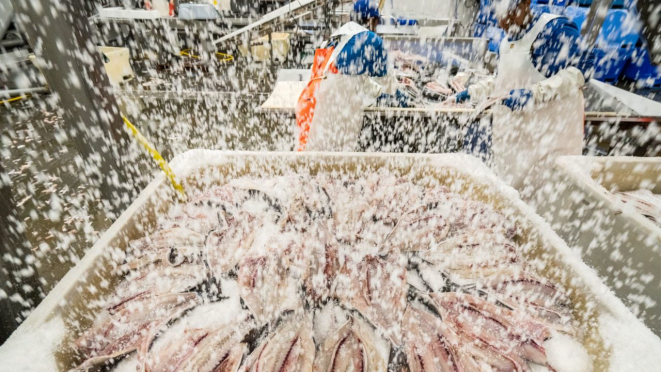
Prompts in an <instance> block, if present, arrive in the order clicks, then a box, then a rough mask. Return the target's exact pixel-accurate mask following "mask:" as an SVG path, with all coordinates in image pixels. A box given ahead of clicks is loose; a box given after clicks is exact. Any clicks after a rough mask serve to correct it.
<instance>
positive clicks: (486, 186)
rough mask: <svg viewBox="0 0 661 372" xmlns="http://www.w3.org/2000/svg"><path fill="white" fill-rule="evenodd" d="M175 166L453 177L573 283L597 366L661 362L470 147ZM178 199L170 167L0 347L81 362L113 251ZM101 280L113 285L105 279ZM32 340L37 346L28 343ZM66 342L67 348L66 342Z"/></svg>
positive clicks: (181, 160)
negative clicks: (79, 352)
mask: <svg viewBox="0 0 661 372" xmlns="http://www.w3.org/2000/svg"><path fill="white" fill-rule="evenodd" d="M171 165H172V167H173V169H174V171H175V172H176V173H177V174H178V176H179V177H180V179H182V180H183V183H184V185H185V187H186V189H187V190H188V192H191V191H194V190H196V189H205V188H208V187H209V186H212V185H217V184H221V183H223V182H226V181H228V180H229V179H231V178H236V177H239V176H241V175H245V174H255V175H260V176H264V177H268V176H273V175H279V174H283V173H285V172H291V171H296V172H299V173H316V172H319V171H338V172H340V173H349V174H356V175H360V174H361V172H365V171H366V170H368V171H369V172H373V171H376V170H379V169H387V170H389V171H391V172H392V173H396V174H401V175H410V176H411V177H412V179H413V180H414V182H420V183H423V184H424V183H425V182H440V183H441V184H445V185H447V186H448V187H450V188H451V189H452V190H453V191H454V192H458V193H461V194H463V195H465V196H467V197H470V198H473V199H477V200H481V201H483V202H485V203H487V204H489V205H491V206H493V207H494V208H495V209H497V210H499V211H501V212H502V213H504V214H506V215H507V216H508V218H510V219H512V220H513V221H515V222H516V224H517V226H518V227H519V231H520V232H521V234H520V235H519V236H518V237H517V239H518V241H519V243H521V244H523V245H525V246H526V247H527V249H525V252H524V256H525V259H527V260H532V259H536V260H543V261H544V262H545V263H546V264H547V265H546V271H545V272H544V273H543V274H544V275H545V276H547V277H549V278H552V279H553V280H556V281H558V282H560V283H562V285H564V286H566V287H568V288H571V289H572V291H571V294H570V296H571V298H572V302H573V304H574V308H575V310H576V312H577V314H580V316H579V317H578V318H579V319H581V321H582V322H583V324H582V325H583V329H585V330H586V335H585V340H584V342H585V344H586V347H587V348H588V351H589V352H590V354H591V356H592V357H593V358H594V362H595V369H594V371H608V370H612V371H614V372H615V371H617V372H621V371H648V370H649V371H654V370H657V371H658V369H654V368H658V366H659V365H661V340H659V339H658V338H657V337H656V336H654V335H653V334H652V333H651V332H650V331H649V330H648V329H647V328H645V327H644V325H642V324H641V323H640V322H639V321H638V320H637V319H636V318H635V317H634V316H633V314H631V313H630V312H629V311H628V310H627V309H626V307H625V306H624V305H623V304H622V302H620V301H619V300H618V299H617V298H616V297H615V296H614V294H613V293H612V292H610V291H609V290H608V288H607V287H606V286H605V285H604V284H603V283H602V282H601V281H600V280H599V278H598V277H597V276H596V274H595V273H594V272H593V271H592V270H590V269H589V268H588V267H587V266H585V264H584V263H583V262H581V261H580V259H578V258H577V257H576V256H575V255H574V254H573V253H572V252H571V251H570V250H569V248H568V247H567V246H566V245H565V243H564V242H563V241H562V240H561V239H560V238H559V237H558V236H557V235H556V234H555V233H553V231H552V230H551V228H550V227H549V226H548V224H546V223H545V222H544V221H543V220H542V219H541V218H540V217H539V216H537V215H535V214H534V213H533V212H532V211H531V209H530V207H528V206H527V205H526V204H525V203H523V202H522V201H521V200H520V199H519V198H518V194H517V193H516V191H514V190H513V189H512V188H510V187H507V186H505V185H504V184H503V183H502V182H501V181H499V180H498V179H497V178H496V177H495V176H494V174H493V173H492V172H491V171H490V170H489V169H488V168H486V167H485V166H484V165H483V164H482V163H481V162H479V161H478V160H477V159H475V158H472V157H470V156H468V155H459V154H443V155H417V154H416V155H402V154H354V153H253V152H223V151H212V150H193V151H188V152H186V153H184V154H182V155H179V156H177V157H176V158H175V159H174V160H173V161H172V163H171ZM173 200H175V195H174V192H173V190H172V188H171V186H170V185H169V184H168V183H167V180H166V178H165V176H164V175H163V174H160V175H159V176H157V178H156V179H155V180H154V181H153V182H152V183H150V184H149V185H148V186H147V188H146V189H145V190H143V192H142V193H141V195H140V196H139V197H138V199H137V200H136V201H135V202H134V203H133V204H132V205H131V206H130V207H129V208H128V209H127V210H126V211H125V212H124V213H123V214H122V215H121V216H120V218H119V219H118V220H117V221H116V222H115V223H114V224H113V225H112V226H111V227H110V228H109V229H108V230H107V231H106V232H105V233H104V234H103V236H102V237H101V239H100V240H99V241H98V242H97V243H96V244H95V245H94V247H92V248H91V249H90V251H89V252H88V253H87V254H86V255H85V257H84V258H83V259H82V260H81V261H80V262H79V263H78V264H77V265H76V266H75V267H74V268H73V269H72V270H71V271H70V272H69V273H67V275H66V276H65V277H64V278H63V279H62V281H61V282H60V283H58V285H57V286H56V287H55V288H54V289H53V291H52V292H51V293H50V294H49V295H48V296H47V297H46V298H45V299H44V301H43V302H42V303H41V305H40V306H39V307H38V308H37V309H35V311H34V312H33V313H32V314H31V315H30V317H29V318H28V319H27V320H26V321H25V322H24V323H23V324H22V325H21V326H20V327H19V329H18V330H17V331H16V332H15V333H14V334H13V335H12V337H11V338H10V339H9V340H8V341H7V342H6V343H5V345H4V346H2V348H0V359H2V358H3V357H4V356H12V355H16V353H18V354H19V355H20V357H19V358H17V359H18V361H19V362H20V361H25V366H24V367H23V368H21V370H22V371H31V370H44V369H43V368H41V369H40V368H39V367H35V366H38V365H40V364H39V363H34V362H33V361H34V360H37V359H38V358H41V359H43V358H45V357H48V358H50V359H49V360H47V361H46V362H48V363H50V365H58V366H59V368H60V369H66V368H68V367H70V366H71V365H72V364H73V363H75V360H74V359H73V357H72V355H71V353H70V351H67V347H68V345H70V344H71V341H72V340H74V339H75V337H76V334H77V332H78V330H77V329H76V327H78V326H82V327H87V326H89V324H90V323H91V320H92V319H93V317H94V315H93V314H94V312H93V310H92V309H90V308H89V306H90V305H89V304H90V303H91V302H92V301H94V300H95V299H98V298H100V297H102V296H105V295H106V294H107V293H109V292H111V291H112V288H113V285H114V283H115V282H116V280H115V279H112V276H111V275H110V272H111V271H112V270H113V267H116V265H117V262H115V261H113V259H112V252H113V251H114V250H115V249H125V247H126V245H127V242H128V241H129V240H132V239H137V238H140V237H141V236H143V235H144V230H143V229H150V228H152V227H153V226H154V224H155V216H156V215H157V214H158V213H159V212H163V211H164V210H166V209H167V208H168V206H170V205H171V204H173V203H174V201H173ZM102 282H106V285H105V286H102V285H100V283H102ZM53 323H60V324H62V323H63V324H66V330H64V331H62V333H61V335H60V334H57V333H56V337H53V336H51V338H48V337H45V336H41V333H42V332H44V333H45V332H48V327H51V326H52V324H53ZM48 334H51V335H52V334H53V333H52V332H51V333H48ZM26 340H27V341H26ZM32 340H35V342H31V341H32ZM636 343H637V344H636ZM26 344H29V345H30V347H25V346H26ZM58 344H59V345H63V346H64V348H63V349H58V348H57V346H58ZM634 344H636V345H638V346H637V347H635V348H633V349H632V347H631V346H630V345H634ZM56 363H58V364H56ZM2 364H3V363H0V370H2V368H3V367H2ZM43 364H44V363H42V364H41V365H43ZM641 366H642V367H641ZM647 366H651V367H649V368H648V367H647ZM51 370H52V368H51Z"/></svg>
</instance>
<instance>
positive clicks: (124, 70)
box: [99, 46, 134, 85]
mask: <svg viewBox="0 0 661 372" xmlns="http://www.w3.org/2000/svg"><path fill="white" fill-rule="evenodd" d="M99 50H100V51H101V53H103V54H105V56H106V57H108V62H106V61H104V62H103V66H104V67H105V68H106V73H107V74H108V78H109V79H110V83H112V84H113V85H117V84H119V83H121V82H123V81H128V80H131V79H133V77H134V74H133V68H132V67H131V63H130V61H129V57H130V53H129V49H128V48H117V47H107V46H102V47H99Z"/></svg>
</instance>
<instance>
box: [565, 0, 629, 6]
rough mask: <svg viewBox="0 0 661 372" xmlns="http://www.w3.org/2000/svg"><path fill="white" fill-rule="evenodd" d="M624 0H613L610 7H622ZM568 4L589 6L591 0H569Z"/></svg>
mask: <svg viewBox="0 0 661 372" xmlns="http://www.w3.org/2000/svg"><path fill="white" fill-rule="evenodd" d="M625 2H626V1H625V0H615V1H613V4H612V5H611V8H622V7H624V6H625ZM568 5H577V6H581V7H590V5H592V0H569V1H568Z"/></svg>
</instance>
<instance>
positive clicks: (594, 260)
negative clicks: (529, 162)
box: [537, 156, 661, 370]
mask: <svg viewBox="0 0 661 372" xmlns="http://www.w3.org/2000/svg"><path fill="white" fill-rule="evenodd" d="M659 177H661V158H635V157H586V156H563V157H559V158H558V159H557V160H556V163H555V168H554V173H553V177H552V178H551V179H549V180H548V187H547V188H546V190H548V191H546V192H549V193H553V196H552V197H551V196H550V195H548V196H549V197H548V198H545V197H540V198H539V201H540V203H541V204H540V205H539V207H538V208H537V211H538V213H540V214H541V215H542V216H544V218H545V219H546V220H547V221H549V222H550V223H551V226H553V227H554V229H555V231H556V232H557V233H558V234H559V235H560V236H561V237H562V238H563V239H565V241H566V242H567V244H568V245H569V246H570V247H572V248H574V251H575V252H581V255H582V258H583V259H584V260H585V261H586V262H587V263H588V264H590V265H591V266H592V267H594V268H595V270H597V272H598V273H599V274H600V275H601V276H602V277H603V278H605V280H606V282H607V283H608V284H609V285H610V286H611V288H612V289H613V290H614V291H615V293H616V294H617V295H618V296H619V297H620V298H622V299H623V300H624V301H625V302H628V303H629V304H630V305H631V306H632V307H636V306H637V305H636V301H635V298H638V297H641V296H644V297H646V298H653V299H655V300H657V301H658V299H659V298H661V286H660V285H658V281H656V282H654V284H652V283H650V284H649V285H648V284H647V282H646V277H647V276H652V277H656V276H657V275H658V273H659V267H660V265H661V251H660V250H659V248H660V247H661V227H659V226H657V225H655V224H654V223H653V222H652V221H650V220H648V219H647V218H645V217H644V216H643V215H642V214H639V213H638V212H637V211H634V210H631V209H629V208H626V207H625V206H624V205H623V204H622V203H621V202H619V200H617V198H616V197H615V196H614V195H613V192H615V191H633V190H638V189H650V190H652V192H654V193H657V194H658V193H661V183H659V182H656V183H655V182H654V180H657V179H659ZM650 181H652V182H650ZM551 190H552V191H551ZM581 221H592V223H593V224H594V225H593V226H590V227H589V228H586V226H585V224H584V223H581ZM614 252H618V253H619V254H614ZM622 255H623V256H624V257H622ZM630 268H636V270H635V271H636V273H635V274H632V273H631V270H630ZM618 283H619V284H618ZM622 284H624V285H622ZM648 306H649V305H648ZM639 310H641V311H642V310H643V309H639ZM646 310H647V311H643V312H642V313H641V314H642V316H643V317H644V318H646V319H645V320H646V321H647V324H648V325H649V326H650V327H652V329H654V330H655V331H656V333H657V334H659V333H661V307H659V306H658V305H657V306H652V307H651V308H648V309H646ZM654 369H655V368H652V369H650V370H654Z"/></svg>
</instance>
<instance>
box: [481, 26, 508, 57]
mask: <svg viewBox="0 0 661 372" xmlns="http://www.w3.org/2000/svg"><path fill="white" fill-rule="evenodd" d="M473 36H474V37H482V38H485V39H488V40H489V47H488V49H489V51H490V52H494V53H498V51H499V50H500V42H501V41H502V40H503V38H505V31H503V30H502V29H501V28H500V27H497V26H488V25H484V24H480V23H475V24H474V25H473Z"/></svg>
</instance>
